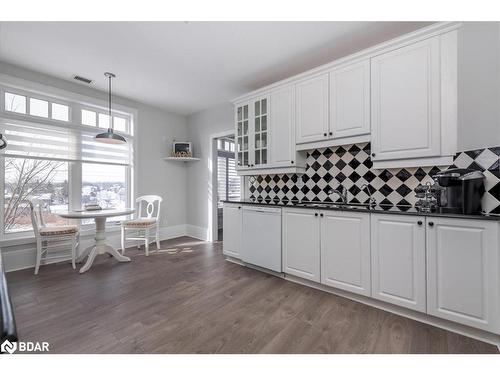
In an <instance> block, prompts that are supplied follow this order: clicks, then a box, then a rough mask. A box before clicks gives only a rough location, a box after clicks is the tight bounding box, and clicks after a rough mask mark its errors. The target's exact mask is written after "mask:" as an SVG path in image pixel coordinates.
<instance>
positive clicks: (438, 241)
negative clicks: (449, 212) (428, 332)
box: [427, 217, 500, 333]
mask: <svg viewBox="0 0 500 375" xmlns="http://www.w3.org/2000/svg"><path fill="white" fill-rule="evenodd" d="M498 226H499V224H498V222H490V221H485V220H463V219H448V218H430V217H429V218H427V313H428V314H430V315H434V316H437V317H440V318H444V319H447V320H452V321H455V322H458V323H462V324H466V325H469V326H472V327H476V328H480V329H484V330H487V331H490V332H495V333H500V306H499V300H500V285H499V284H500V275H499V271H500V269H499V267H500V265H499V261H500V259H499V237H498V236H499V233H498Z"/></svg>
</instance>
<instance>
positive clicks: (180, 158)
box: [163, 156, 201, 161]
mask: <svg viewBox="0 0 500 375" xmlns="http://www.w3.org/2000/svg"><path fill="white" fill-rule="evenodd" d="M163 160H174V161H198V160H201V159H200V158H187V157H175V156H168V157H166V158H163Z"/></svg>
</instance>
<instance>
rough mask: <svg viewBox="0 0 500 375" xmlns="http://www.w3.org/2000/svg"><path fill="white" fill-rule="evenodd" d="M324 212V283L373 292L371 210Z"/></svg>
mask: <svg viewBox="0 0 500 375" xmlns="http://www.w3.org/2000/svg"><path fill="white" fill-rule="evenodd" d="M322 215H323V217H322V218H321V283H322V284H325V285H329V286H333V287H335V288H339V289H344V290H348V291H350V292H353V293H358V294H363V295H365V296H370V294H371V293H370V290H371V285H370V282H371V281H370V280H371V279H370V214H367V213H364V214H360V213H356V212H330V211H324V212H322Z"/></svg>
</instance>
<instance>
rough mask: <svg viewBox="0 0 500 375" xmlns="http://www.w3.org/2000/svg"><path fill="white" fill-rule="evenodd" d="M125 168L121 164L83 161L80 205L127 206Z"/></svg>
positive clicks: (114, 219) (118, 219)
mask: <svg viewBox="0 0 500 375" xmlns="http://www.w3.org/2000/svg"><path fill="white" fill-rule="evenodd" d="M127 185H128V184H127V170H126V167H124V166H122V165H106V164H93V163H83V165H82V207H83V206H85V205H86V204H89V203H97V204H98V205H99V206H101V207H102V208H126V207H127V203H128V202H127V197H128V188H127ZM123 219H124V217H119V216H118V217H112V218H109V219H108V221H120V220H123Z"/></svg>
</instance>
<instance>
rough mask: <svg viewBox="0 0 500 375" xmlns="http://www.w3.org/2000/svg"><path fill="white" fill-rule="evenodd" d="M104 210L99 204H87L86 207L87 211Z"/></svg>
mask: <svg viewBox="0 0 500 375" xmlns="http://www.w3.org/2000/svg"><path fill="white" fill-rule="evenodd" d="M99 210H102V207H101V206H99V205H98V204H97V203H87V204H86V205H85V211H99Z"/></svg>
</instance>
